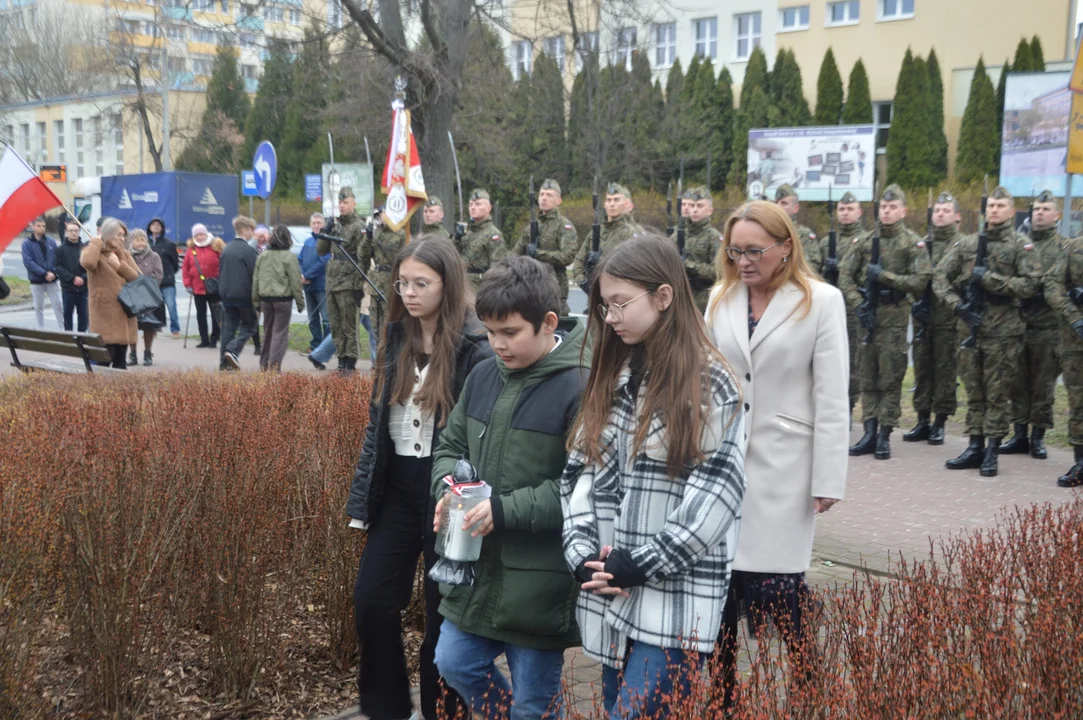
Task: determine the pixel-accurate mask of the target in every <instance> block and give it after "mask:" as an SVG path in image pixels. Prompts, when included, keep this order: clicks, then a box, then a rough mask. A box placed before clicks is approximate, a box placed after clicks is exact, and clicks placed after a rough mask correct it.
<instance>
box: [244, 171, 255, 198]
mask: <svg viewBox="0 0 1083 720" xmlns="http://www.w3.org/2000/svg"><path fill="white" fill-rule="evenodd" d="M241 195H243V196H244V197H255V196H257V195H259V191H258V190H256V171H255V170H241Z"/></svg>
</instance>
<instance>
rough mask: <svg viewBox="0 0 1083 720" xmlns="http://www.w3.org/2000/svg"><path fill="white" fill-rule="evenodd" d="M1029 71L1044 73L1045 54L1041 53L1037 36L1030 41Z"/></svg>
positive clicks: (1040, 42) (1040, 44) (1040, 45)
mask: <svg viewBox="0 0 1083 720" xmlns="http://www.w3.org/2000/svg"><path fill="white" fill-rule="evenodd" d="M1030 69H1031V70H1033V71H1034V72H1045V53H1044V52H1043V51H1042V41H1041V40H1040V39H1038V36H1037V35H1035V36H1034V37H1032V38H1031V39H1030Z"/></svg>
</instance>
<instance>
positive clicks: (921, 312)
mask: <svg viewBox="0 0 1083 720" xmlns="http://www.w3.org/2000/svg"><path fill="white" fill-rule="evenodd" d="M910 314H911V315H913V316H914V322H917V323H919V324H921V325H928V324H929V322H930V321H931V320H932V319H933V309H932V307H930V306H929V305H928V304H927V303H926V302H925V300H924V299H921V300H918V301H917V302H916V303H914V304H913V306H912V307H911V308H910Z"/></svg>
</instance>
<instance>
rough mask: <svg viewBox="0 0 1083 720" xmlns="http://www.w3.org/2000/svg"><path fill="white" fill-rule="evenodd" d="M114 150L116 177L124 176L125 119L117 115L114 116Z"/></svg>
mask: <svg viewBox="0 0 1083 720" xmlns="http://www.w3.org/2000/svg"><path fill="white" fill-rule="evenodd" d="M113 150H114V152H115V154H116V162H115V163H114V165H113V167H114V170H115V174H116V175H123V174H124V117H123V116H122V115H121V114H120V113H117V114H116V115H114V116H113Z"/></svg>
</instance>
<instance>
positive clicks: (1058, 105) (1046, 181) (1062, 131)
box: [1000, 72, 1083, 197]
mask: <svg viewBox="0 0 1083 720" xmlns="http://www.w3.org/2000/svg"><path fill="white" fill-rule="evenodd" d="M1070 77H1071V73H1070V72H1048V73H1009V74H1008V80H1007V84H1006V85H1005V88H1004V127H1003V128H1002V129H1001V132H1002V136H1001V138H1002V143H1001V150H1000V184H1001V185H1003V186H1004V187H1005V188H1007V189H1008V190H1009V191H1010V192H1011V193H1012V195H1015V196H1016V197H1032V196H1033V195H1036V194H1037V193H1040V192H1041V191H1042V190H1049V191H1051V192H1053V193H1054V194H1056V195H1057V196H1058V197H1063V196H1064V182H1065V170H1066V161H1067V157H1068V120H1069V116H1070V114H1071V110H1072V93H1071V91H1070V90H1069V89H1068V80H1069V79H1070ZM1080 193H1083V178H1080V177H1078V176H1077V177H1075V178H1074V179H1073V180H1072V194H1073V195H1076V196H1078V195H1079V194H1080Z"/></svg>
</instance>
